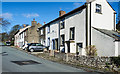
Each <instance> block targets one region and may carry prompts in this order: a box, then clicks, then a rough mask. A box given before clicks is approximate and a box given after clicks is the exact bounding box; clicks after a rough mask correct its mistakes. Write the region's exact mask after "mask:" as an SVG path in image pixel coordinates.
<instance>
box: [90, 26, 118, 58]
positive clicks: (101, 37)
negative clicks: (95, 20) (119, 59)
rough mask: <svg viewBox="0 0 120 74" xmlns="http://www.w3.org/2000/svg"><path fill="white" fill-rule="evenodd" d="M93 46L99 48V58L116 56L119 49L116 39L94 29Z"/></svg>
mask: <svg viewBox="0 0 120 74" xmlns="http://www.w3.org/2000/svg"><path fill="white" fill-rule="evenodd" d="M92 45H95V46H96V48H97V54H98V56H108V57H109V56H116V55H117V53H116V52H117V51H116V50H117V49H115V47H116V43H115V40H114V38H112V37H110V36H108V35H106V34H103V33H101V32H99V31H97V30H95V29H93V28H92Z"/></svg>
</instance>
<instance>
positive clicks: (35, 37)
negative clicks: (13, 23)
mask: <svg viewBox="0 0 120 74" xmlns="http://www.w3.org/2000/svg"><path fill="white" fill-rule="evenodd" d="M40 26H42V25H41V24H40V23H37V21H35V19H33V21H32V22H31V27H30V28H28V30H27V37H26V39H27V41H28V43H39V33H38V32H37V28H38V27H40Z"/></svg>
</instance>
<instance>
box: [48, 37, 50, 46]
mask: <svg viewBox="0 0 120 74" xmlns="http://www.w3.org/2000/svg"><path fill="white" fill-rule="evenodd" d="M48 46H50V38H48Z"/></svg>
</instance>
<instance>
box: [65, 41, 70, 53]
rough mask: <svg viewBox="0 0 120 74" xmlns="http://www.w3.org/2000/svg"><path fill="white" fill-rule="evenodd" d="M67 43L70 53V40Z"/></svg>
mask: <svg viewBox="0 0 120 74" xmlns="http://www.w3.org/2000/svg"><path fill="white" fill-rule="evenodd" d="M66 44H67V53H70V41H66Z"/></svg>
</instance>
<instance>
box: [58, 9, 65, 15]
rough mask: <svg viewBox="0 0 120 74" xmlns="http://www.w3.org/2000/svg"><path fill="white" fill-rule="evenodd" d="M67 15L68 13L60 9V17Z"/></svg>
mask: <svg viewBox="0 0 120 74" xmlns="http://www.w3.org/2000/svg"><path fill="white" fill-rule="evenodd" d="M65 13H66V12H65V11H63V10H61V8H60V11H59V17H61V16H63V15H64V14H65Z"/></svg>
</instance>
